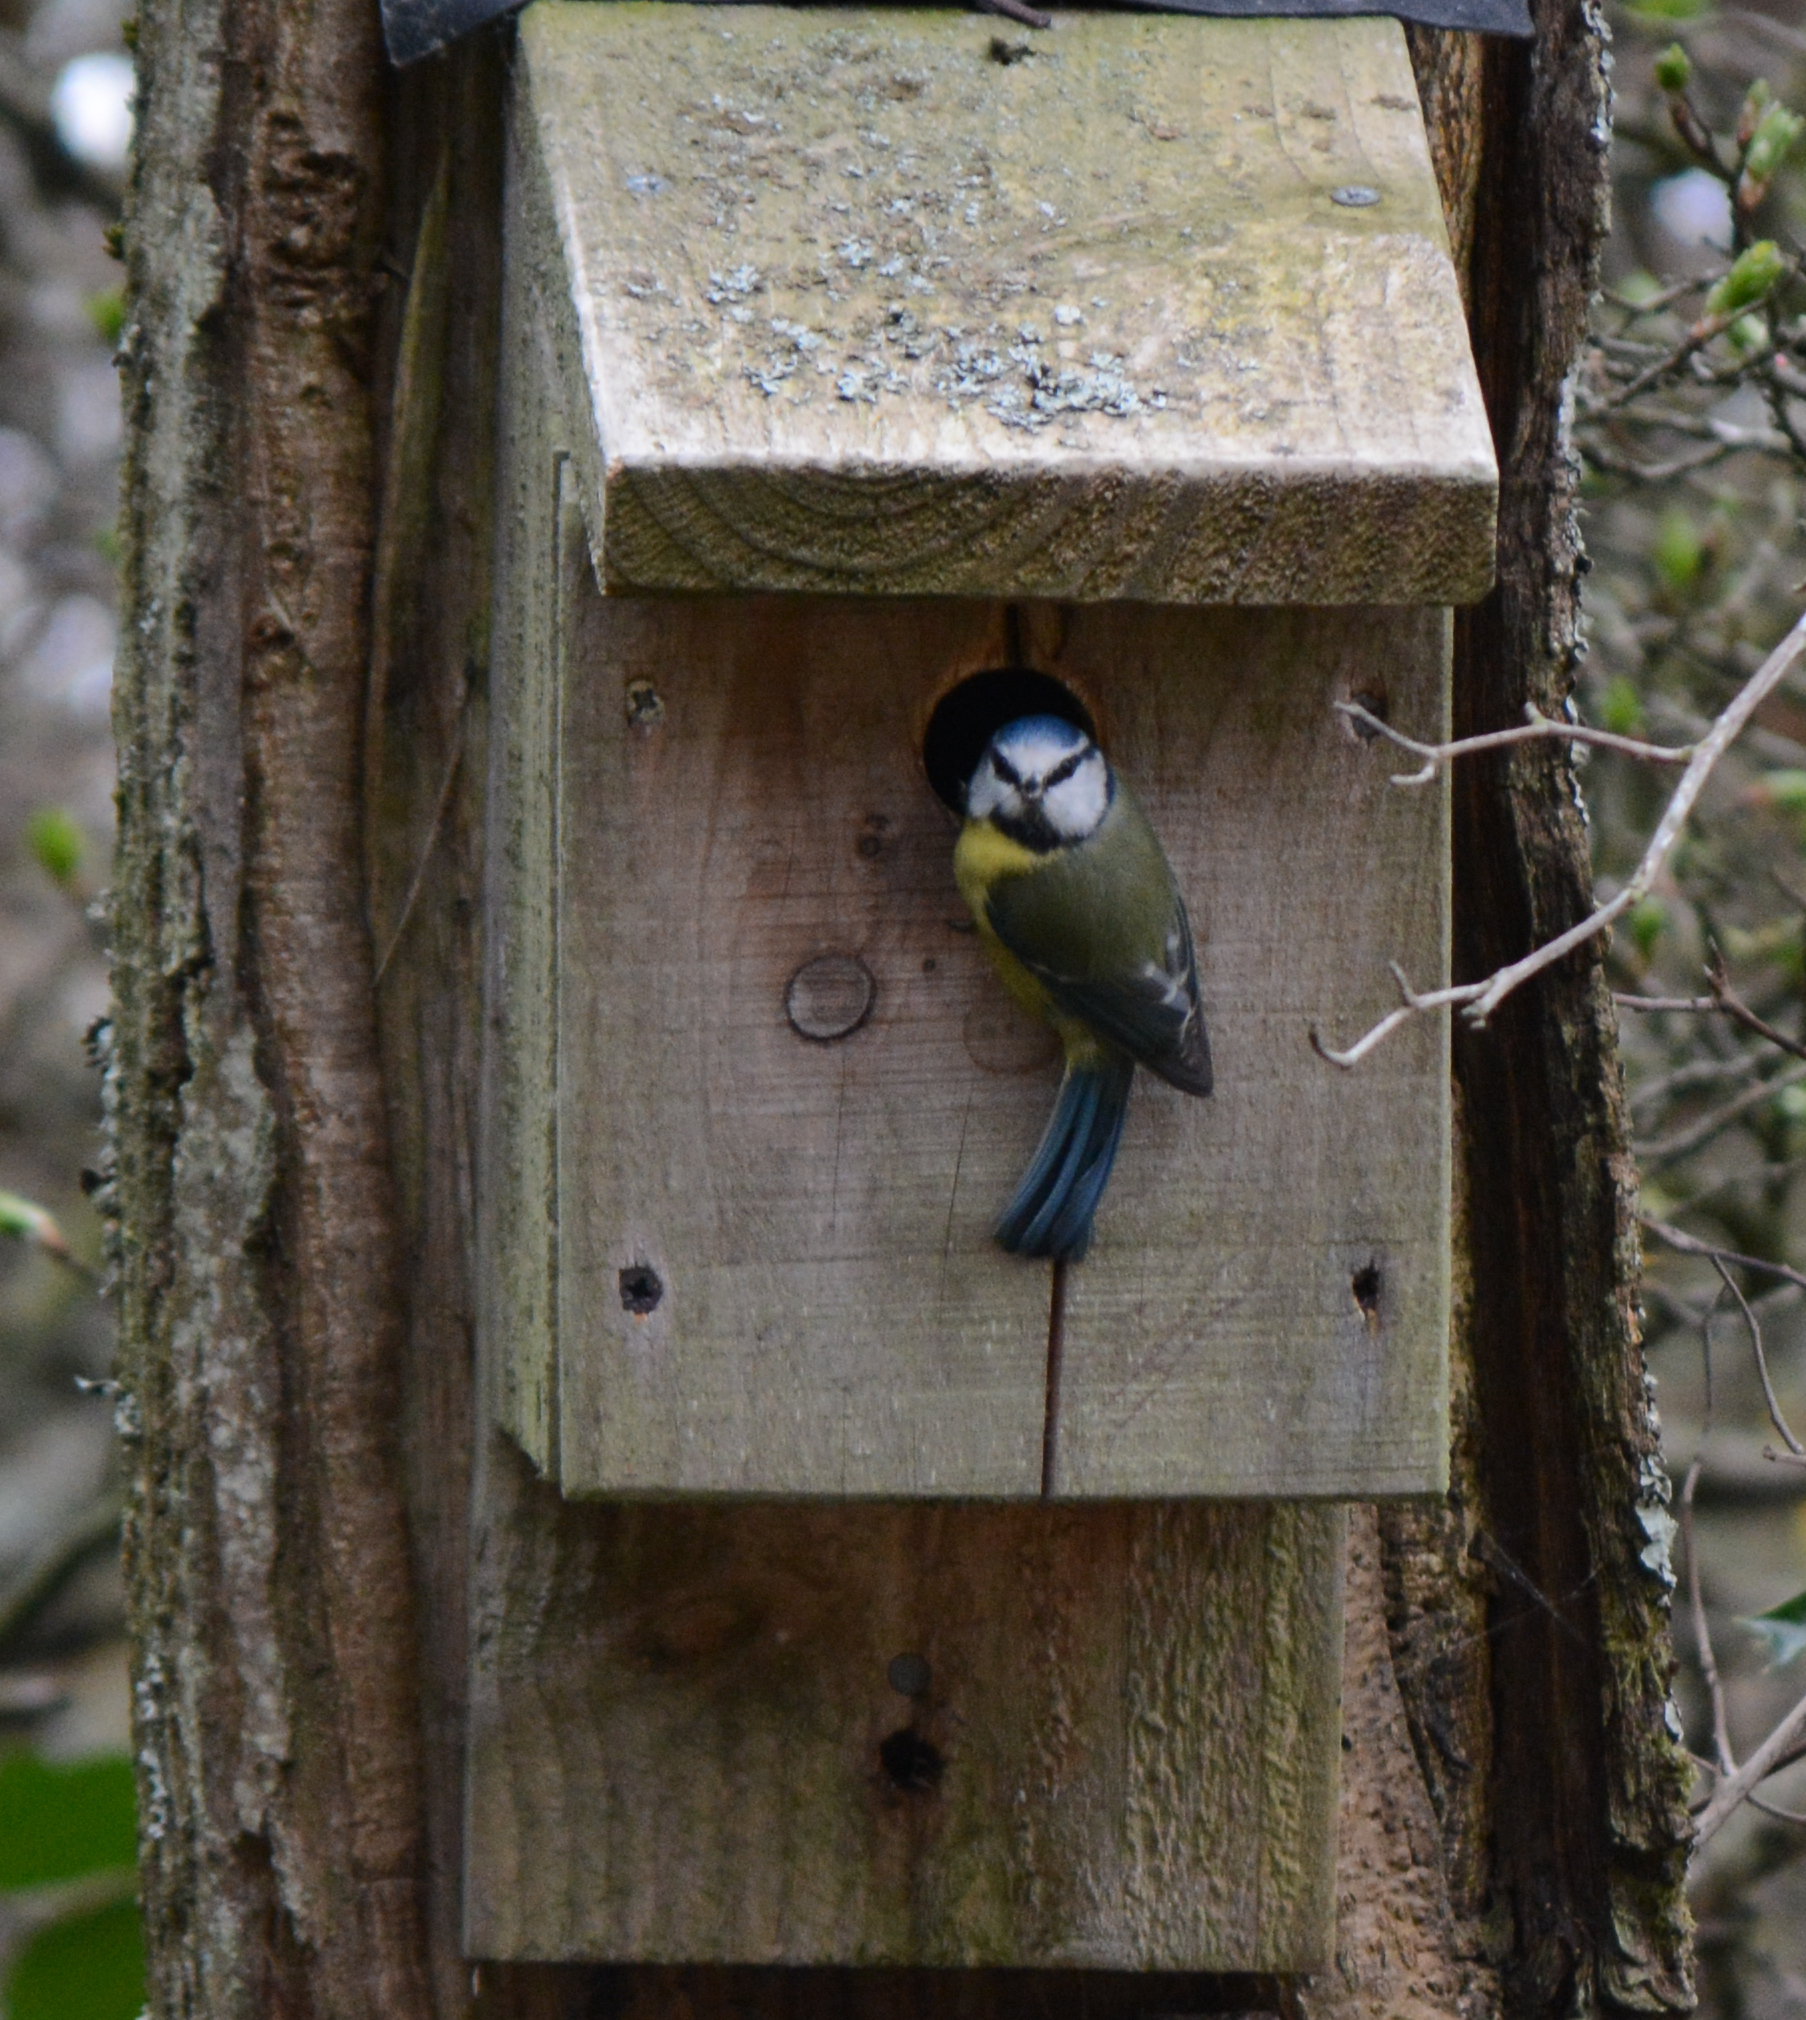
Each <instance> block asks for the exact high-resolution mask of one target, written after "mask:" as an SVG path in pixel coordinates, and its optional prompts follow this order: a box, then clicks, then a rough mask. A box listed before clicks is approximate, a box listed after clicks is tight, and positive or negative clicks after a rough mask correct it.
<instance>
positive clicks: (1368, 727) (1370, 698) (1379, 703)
mask: <svg viewBox="0 0 1806 2020" xmlns="http://www.w3.org/2000/svg"><path fill="white" fill-rule="evenodd" d="M1348 698H1349V700H1350V701H1352V702H1353V703H1355V705H1356V706H1357V707H1359V708H1364V709H1365V710H1366V711H1367V713H1368V714H1369V715H1370V716H1372V717H1374V718H1375V720H1376V721H1379V722H1390V721H1391V720H1392V697H1391V696H1390V695H1389V694H1388V693H1387V692H1386V683H1385V682H1384V681H1383V680H1369V681H1367V682H1365V683H1364V684H1363V685H1362V686H1360V687H1357V688H1351V689H1350V690H1349V695H1348ZM1342 726H1343V727H1344V728H1345V729H1346V730H1347V731H1348V733H1349V735H1350V736H1352V737H1354V738H1355V739H1356V740H1357V741H1358V742H1361V743H1372V741H1373V740H1374V738H1375V737H1376V736H1378V735H1379V731H1378V730H1377V729H1375V728H1374V727H1373V725H1372V723H1365V722H1360V721H1358V720H1355V719H1353V718H1351V717H1349V716H1343V717H1342Z"/></svg>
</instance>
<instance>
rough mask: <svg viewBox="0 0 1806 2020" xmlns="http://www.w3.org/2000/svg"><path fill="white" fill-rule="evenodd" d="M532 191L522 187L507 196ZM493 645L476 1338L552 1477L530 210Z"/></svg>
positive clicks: (550, 899)
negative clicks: (481, 1197) (528, 265)
mask: <svg viewBox="0 0 1806 2020" xmlns="http://www.w3.org/2000/svg"><path fill="white" fill-rule="evenodd" d="M521 181H522V178H521V176H520V174H519V173H518V172H515V173H514V174H512V175H511V176H510V186H511V190H513V191H518V189H519V188H520V186H521ZM506 244H507V248H508V251H509V253H510V254H511V255H513V258H512V260H511V261H510V280H511V284H510V285H509V286H507V287H506V288H505V289H504V290H503V304H502V306H503V314H502V346H501V373H500V381H501V383H500V398H499V407H500V426H501V432H502V440H503V453H502V457H501V466H500V472H499V484H498V489H499V493H500V495H499V499H498V506H497V522H498V538H497V560H496V574H497V594H496V598H495V618H494V625H493V630H492V633H491V639H490V655H489V699H490V721H491V724H492V730H491V737H490V745H489V779H488V818H487V854H488V863H487V870H486V876H487V883H488V901H487V906H486V933H485V961H486V975H485V982H484V994H485V998H486V1003H487V1012H488V1014H487V1017H486V1019H485V1027H486V1028H485V1033H484V1042H485V1056H484V1065H483V1093H482V1129H481V1138H482V1151H481V1155H482V1160H483V1164H482V1170H483V1176H482V1181H481V1182H482V1188H483V1194H484V1202H485V1207H484V1212H483V1213H482V1215H481V1216H480V1219H479V1237H478V1238H479V1256H478V1269H477V1298H478V1324H479V1330H480V1332H481V1334H482V1336H483V1337H484V1339H485V1340H486V1341H488V1342H490V1343H492V1344H493V1348H494V1351H492V1352H490V1353H489V1354H488V1355H487V1356H486V1360H487V1364H488V1366H487V1374H486V1381H487V1384H488V1388H489V1392H490V1402H489V1407H490V1408H491V1409H492V1410H493V1411H494V1412H495V1413H496V1415H497V1417H498V1418H499V1421H501V1422H502V1423H504V1424H506V1425H507V1427H508V1428H509V1430H510V1431H512V1432H513V1434H514V1436H515V1437H516V1438H517V1439H519V1441H520V1442H521V1444H522V1446H523V1447H524V1448H525V1449H526V1450H527V1451H528V1452H530V1453H531V1454H532V1455H533V1457H534V1459H535V1461H536V1462H537V1463H538V1464H539V1465H541V1466H547V1467H555V1466H556V1463H557V1352H556V1337H557V1321H556V1309H555V1308H556V1299H557V1176H556V1159H557V1104H556V1101H555V1100H554V1099H552V1098H551V1090H552V1088H553V1087H554V1086H555V1084H556V1073H557V1038H556V1026H557V935H556V919H557V903H556V874H557V871H556V865H557V822H558V806H557V783H558V764H557V761H556V756H555V753H556V752H557V750H558V747H559V742H560V735H559V725H558V713H557V711H558V697H559V691H560V680H559V670H560V667H561V666H562V664H563V658H564V654H563V651H562V649H561V641H562V634H563V629H564V625H565V622H566V609H567V597H566V578H567V576H568V575H569V572H570V571H569V567H568V555H569V552H570V550H571V547H572V545H573V541H572V538H571V526H572V519H573V516H574V512H575V504H574V497H573V486H572V483H571V480H570V477H569V474H568V454H567V451H566V448H565V438H564V434H563V430H562V425H561V421H560V417H559V413H558V409H557V405H556V402H554V401H551V400H549V399H548V398H547V390H546V389H547V386H548V384H549V383H551V382H553V381H554V380H555V378H556V376H557V372H558V362H557V359H556V357H555V355H554V353H553V350H552V341H553V339H552V329H553V327H554V326H553V324H552V323H551V321H550V319H549V318H548V317H547V316H546V315H545V314H544V312H543V309H542V307H541V305H540V300H539V298H538V297H537V296H536V294H535V292H534V290H533V289H532V287H531V285H530V278H529V273H528V271H527V269H526V267H525V264H524V263H525V261H526V251H527V248H526V234H525V233H524V232H523V231H522V229H521V226H520V220H519V216H518V206H515V208H514V209H513V210H512V211H511V214H510V216H509V218H508V228H507V232H506Z"/></svg>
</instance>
